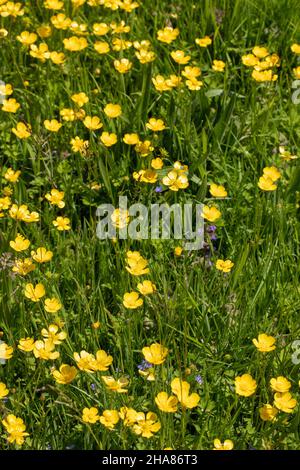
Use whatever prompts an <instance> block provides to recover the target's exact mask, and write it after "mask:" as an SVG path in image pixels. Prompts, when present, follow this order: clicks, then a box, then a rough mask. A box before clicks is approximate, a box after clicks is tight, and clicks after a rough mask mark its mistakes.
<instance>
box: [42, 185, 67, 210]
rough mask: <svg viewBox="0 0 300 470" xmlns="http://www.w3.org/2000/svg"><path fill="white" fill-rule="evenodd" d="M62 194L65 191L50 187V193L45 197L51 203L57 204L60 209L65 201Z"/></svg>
mask: <svg viewBox="0 0 300 470" xmlns="http://www.w3.org/2000/svg"><path fill="white" fill-rule="evenodd" d="M64 196H65V193H64V192H63V191H58V189H51V192H50V194H49V193H47V194H46V196H45V199H47V201H49V202H50V204H51V205H53V206H58V207H59V208H60V209H62V208H63V207H65V202H64V201H63V198H64Z"/></svg>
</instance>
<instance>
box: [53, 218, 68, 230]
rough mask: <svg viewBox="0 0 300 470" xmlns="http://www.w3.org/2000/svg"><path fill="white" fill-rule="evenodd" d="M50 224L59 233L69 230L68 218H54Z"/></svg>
mask: <svg viewBox="0 0 300 470" xmlns="http://www.w3.org/2000/svg"><path fill="white" fill-rule="evenodd" d="M52 223H53V225H54V227H56V228H57V230H59V231H64V230H71V226H70V219H69V218H68V217H61V216H59V217H56V219H55V220H53V222H52Z"/></svg>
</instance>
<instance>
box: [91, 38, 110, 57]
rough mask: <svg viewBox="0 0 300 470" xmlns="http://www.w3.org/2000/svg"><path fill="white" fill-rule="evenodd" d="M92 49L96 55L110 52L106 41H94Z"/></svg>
mask: <svg viewBox="0 0 300 470" xmlns="http://www.w3.org/2000/svg"><path fill="white" fill-rule="evenodd" d="M94 49H95V51H96V52H98V54H107V53H108V52H109V51H110V47H109V44H108V42H106V41H96V42H95V43H94Z"/></svg>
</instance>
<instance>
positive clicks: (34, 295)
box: [24, 283, 46, 302]
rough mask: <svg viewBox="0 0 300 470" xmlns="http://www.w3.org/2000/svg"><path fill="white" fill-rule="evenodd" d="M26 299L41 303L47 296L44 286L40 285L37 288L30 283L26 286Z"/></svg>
mask: <svg viewBox="0 0 300 470" xmlns="http://www.w3.org/2000/svg"><path fill="white" fill-rule="evenodd" d="M24 293H25V297H26V298H27V299H30V300H32V301H33V302H39V301H40V300H41V298H42V297H44V295H45V294H46V291H45V288H44V286H43V284H41V283H38V284H36V286H34V285H33V284H31V283H29V284H26V286H25V291H24Z"/></svg>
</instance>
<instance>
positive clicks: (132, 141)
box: [123, 134, 140, 145]
mask: <svg viewBox="0 0 300 470" xmlns="http://www.w3.org/2000/svg"><path fill="white" fill-rule="evenodd" d="M139 141H140V139H139V136H138V135H137V134H125V135H124V137H123V142H125V144H127V145H137V144H138V143H139Z"/></svg>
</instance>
